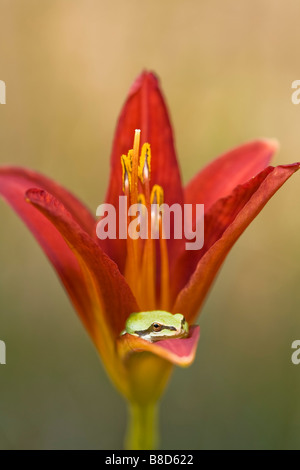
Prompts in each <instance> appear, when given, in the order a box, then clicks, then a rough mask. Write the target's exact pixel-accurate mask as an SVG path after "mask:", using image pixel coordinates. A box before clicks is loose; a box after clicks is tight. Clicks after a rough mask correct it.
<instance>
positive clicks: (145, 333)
mask: <svg viewBox="0 0 300 470" xmlns="http://www.w3.org/2000/svg"><path fill="white" fill-rule="evenodd" d="M123 333H128V334H130V335H135V336H139V337H140V338H143V339H145V340H146V341H151V342H155V341H159V340H161V339H169V338H185V337H186V336H188V333H189V326H188V323H187V321H186V320H185V318H184V316H183V315H182V314H181V313H176V314H175V315H173V314H172V313H169V312H164V311H163V310H154V311H152V312H138V313H132V314H131V315H130V316H129V318H128V319H127V321H126V326H125V330H124V332H123Z"/></svg>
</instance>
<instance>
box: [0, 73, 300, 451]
mask: <svg viewBox="0 0 300 470" xmlns="http://www.w3.org/2000/svg"><path fill="white" fill-rule="evenodd" d="M135 129H141V143H142V144H144V143H150V145H151V154H152V159H151V168H150V161H149V166H148V168H147V170H148V172H147V174H145V175H144V176H145V178H144V180H143V184H141V183H140V182H138V166H139V164H140V161H139V142H138V141H137V138H136V140H135V143H134V148H133V156H132V169H131V170H132V173H131V178H132V179H131V185H130V187H129V186H128V187H127V191H128V195H129V197H130V198H131V201H133V202H134V201H136V202H137V199H138V197H139V193H140V190H141V191H142V195H143V197H144V200H145V201H146V205H147V204H149V202H150V193H151V190H152V191H153V188H154V185H157V186H156V187H158V188H162V190H163V193H164V202H165V203H167V204H168V205H169V206H171V205H172V204H173V203H178V204H180V205H181V206H182V205H183V204H184V203H190V204H193V205H195V204H198V203H199V204H204V206H205V222H204V229H205V236H204V246H203V248H202V249H201V250H199V251H186V250H185V248H184V240H164V239H163V238H162V237H160V239H159V240H158V241H157V242H155V243H153V241H149V240H146V241H144V242H143V243H142V242H141V240H137V241H133V240H131V241H130V240H129V241H126V240H121V239H117V240H111V239H109V238H107V239H106V240H100V239H98V237H97V236H96V221H95V218H94V217H93V216H92V215H91V214H90V212H89V211H88V210H87V208H86V207H85V206H84V205H83V204H82V203H81V202H80V201H79V200H78V199H76V198H75V197H74V196H73V195H72V194H70V193H69V192H68V191H67V190H66V189H64V188H63V187H61V186H60V185H58V184H57V183H55V182H53V181H51V180H49V179H48V178H46V177H45V176H42V175H40V174H38V173H36V172H33V171H29V170H26V169H22V168H16V167H1V168H0V194H1V195H2V196H3V197H4V198H5V199H6V200H7V202H8V203H9V204H10V205H11V206H12V207H13V209H14V210H15V211H16V212H17V213H18V214H19V216H20V217H21V218H22V219H23V221H24V222H25V223H26V224H27V226H28V227H29V229H30V230H31V231H32V233H33V234H34V236H35V237H36V239H37V240H38V242H39V243H40V245H41V247H42V248H43V250H44V251H45V253H46V255H47V256H48V258H49V260H50V262H51V263H52V264H53V266H54V268H55V269H56V271H57V274H58V275H59V277H60V279H61V281H62V283H63V285H64V287H65V289H66V291H67V293H68V295H69V297H70V299H71V301H72V303H73V305H74V307H75V309H76V310H77V312H78V314H79V316H80V318H81V320H82V321H83V323H84V325H85V327H86V329H87V331H88V333H89V334H90V336H91V338H92V340H93V342H94V344H95V345H96V347H97V349H98V351H99V354H100V356H101V357H102V360H103V362H104V365H105V367H106V370H107V372H108V374H109V376H110V377H111V379H112V380H113V382H114V384H115V385H116V386H117V388H118V389H119V390H120V392H121V393H122V394H123V395H124V396H125V397H126V398H127V399H128V401H129V402H130V403H132V411H133V415H134V416H135V419H137V420H139V421H140V423H139V424H140V426H142V425H143V424H145V423H144V422H145V421H147V420H148V419H149V420H150V419H151V416H150V415H151V410H152V408H153V404H154V403H156V401H157V399H158V398H159V396H160V395H161V393H162V390H163V388H164V386H165V383H166V381H167V379H168V376H169V373H170V371H171V368H172V364H177V365H181V366H186V365H189V364H190V363H191V362H192V361H193V359H194V356H195V350H196V345H197V341H198V338H199V327H197V326H194V327H192V328H191V329H190V335H189V337H188V338H185V339H170V340H162V341H159V342H157V343H150V342H147V341H145V340H143V339H142V338H139V337H136V336H132V335H128V334H125V335H123V336H121V337H120V333H121V331H122V330H123V328H124V325H125V321H126V319H127V318H128V316H129V315H130V314H131V313H132V312H138V311H148V310H154V309H160V310H168V311H170V312H172V313H176V312H180V313H182V314H184V315H185V318H186V320H187V321H188V322H189V324H192V323H194V321H195V319H196V316H197V314H198V312H199V309H200V307H201V305H202V303H203V301H204V299H205V297H206V294H207V293H208V290H209V288H210V287H211V285H212V282H213V280H214V278H215V276H216V274H217V273H218V271H219V269H220V267H221V265H222V263H223V261H224V259H225V258H226V256H227V254H228V252H229V250H230V249H231V247H232V246H233V244H234V243H235V242H236V240H237V239H238V238H239V236H240V235H241V234H242V232H243V231H244V230H245V229H246V227H247V226H248V225H249V224H250V222H251V221H252V220H253V219H254V218H255V217H256V216H257V214H258V213H259V212H260V211H261V209H262V208H263V207H264V205H265V204H266V203H267V201H268V200H269V199H270V198H271V197H272V196H273V194H274V193H275V192H276V191H277V190H278V189H279V188H280V187H281V186H282V185H283V183H284V182H285V181H286V180H287V179H288V178H289V177H290V176H291V175H292V174H293V173H294V172H295V171H297V170H298V169H299V163H295V164H292V165H285V166H277V167H275V168H274V167H271V166H267V165H268V163H269V161H270V158H271V157H272V155H273V153H274V151H275V150H276V143H275V142H274V141H271V140H258V141H253V142H250V143H247V144H245V145H243V146H241V147H238V148H236V149H234V150H232V151H230V152H228V153H226V154H224V155H222V156H221V157H219V158H217V159H216V160H214V161H213V162H212V163H210V164H209V165H208V166H206V167H205V168H204V169H203V170H202V171H200V173H198V174H197V175H196V176H195V178H194V179H193V180H192V181H191V182H190V183H189V184H188V185H187V186H186V187H185V188H183V187H182V184H181V179H180V172H179V168H178V164H177V159H176V153H175V147H174V138H173V133H172V128H171V124H170V121H169V117H168V111H167V108H166V105H165V101H164V98H163V96H162V94H161V91H160V88H159V84H158V80H157V79H156V77H155V76H154V75H153V74H152V73H148V72H144V73H142V74H141V76H140V77H138V79H137V80H136V81H135V82H134V84H133V86H132V88H131V90H130V92H129V96H128V98H127V101H126V103H125V105H124V107H123V110H122V112H121V115H120V118H119V121H118V125H117V129H116V134H115V138H114V143H113V149H112V155H111V175H110V181H109V186H108V192H107V197H106V202H107V203H110V204H113V205H114V206H115V207H116V208H117V207H118V198H119V196H121V195H123V191H124V185H125V183H126V181H125V180H124V178H125V176H126V168H125V170H124V165H125V164H126V161H125V160H123V171H122V166H121V162H120V157H121V156H122V155H127V153H128V150H129V149H131V146H132V139H133V135H134V131H135ZM124 162H125V163H124ZM124 175H125V176H124ZM150 177H151V179H150ZM127 183H128V181H127ZM125 190H126V188H125ZM118 216H119V217H122V214H118ZM118 220H119V218H118ZM194 223H195V221H194ZM133 432H134V431H133ZM140 437H141V436H140V435H139V436H135V437H133V439H135V443H134V444H133V445H135V446H150V445H152V443H151V441H150V440H147V436H146V437H144V438H143V439H144V440H143V443H141V441H139V442H137V440H138V439H139V438H140ZM149 439H150V437H149Z"/></svg>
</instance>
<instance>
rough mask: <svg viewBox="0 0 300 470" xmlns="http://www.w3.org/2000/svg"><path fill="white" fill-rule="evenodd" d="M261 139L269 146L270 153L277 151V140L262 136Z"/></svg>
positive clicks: (278, 144)
mask: <svg viewBox="0 0 300 470" xmlns="http://www.w3.org/2000/svg"><path fill="white" fill-rule="evenodd" d="M261 141H262V142H263V143H264V144H265V145H267V146H268V147H269V149H270V151H271V152H272V154H273V153H275V152H278V151H279V149H280V143H279V140H277V139H275V138H273V139H272V138H271V139H269V138H263V139H261Z"/></svg>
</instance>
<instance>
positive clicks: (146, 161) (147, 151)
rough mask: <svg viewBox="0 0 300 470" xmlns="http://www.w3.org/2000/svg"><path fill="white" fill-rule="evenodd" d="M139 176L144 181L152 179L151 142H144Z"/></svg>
mask: <svg viewBox="0 0 300 470" xmlns="http://www.w3.org/2000/svg"><path fill="white" fill-rule="evenodd" d="M138 171H139V178H140V180H141V182H142V183H145V181H146V180H148V181H150V173H151V148H150V144H147V143H145V144H143V147H142V152H141V158H140V164H139V170H138Z"/></svg>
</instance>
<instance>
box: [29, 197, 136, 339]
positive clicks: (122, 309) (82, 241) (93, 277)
mask: <svg viewBox="0 0 300 470" xmlns="http://www.w3.org/2000/svg"><path fill="white" fill-rule="evenodd" d="M26 197H27V199H28V200H29V201H30V202H31V204H33V205H34V206H35V207H36V208H37V209H38V210H39V211H40V212H41V213H42V214H43V215H44V216H45V217H46V218H47V219H48V220H49V221H50V222H51V223H52V224H53V225H54V226H55V228H56V229H57V230H58V231H59V233H60V234H61V236H62V237H63V239H64V240H65V241H66V243H67V244H68V246H69V247H70V249H71V250H72V252H73V253H74V255H75V256H76V258H77V260H78V262H79V265H80V267H81V269H82V272H83V276H84V279H85V283H86V285H87V293H86V295H87V296H88V297H90V298H91V301H92V304H94V306H96V308H94V309H93V313H94V314H95V312H96V315H97V317H96V318H95V323H96V328H97V329H98V331H97V332H96V333H98V335H97V337H98V340H101V341H102V342H103V343H106V342H107V340H108V339H109V338H107V337H106V334H107V333H108V332H107V326H109V327H110V328H111V330H112V332H113V334H114V336H118V335H119V334H120V332H121V330H122V329H123V328H124V324H125V321H126V319H127V318H128V316H129V315H130V313H132V312H135V311H138V310H139V308H138V305H137V303H136V301H135V298H134V296H133V294H132V292H131V290H130V288H129V287H128V285H127V283H126V281H125V279H124V278H123V276H122V275H121V274H120V272H119V270H118V267H117V266H116V264H115V263H114V262H113V261H112V260H111V259H110V258H109V257H108V256H107V255H106V254H105V253H104V252H103V251H102V250H101V248H100V247H99V245H98V244H97V243H96V242H95V241H94V240H93V239H92V238H91V237H90V236H89V235H88V234H87V233H86V232H85V231H84V230H82V228H81V227H80V226H79V224H77V222H76V221H75V220H74V219H73V217H72V215H71V214H70V213H69V212H68V211H67V210H66V208H65V207H64V206H63V204H62V203H61V202H60V201H58V200H57V199H55V198H54V197H53V196H52V195H51V194H49V193H47V192H46V191H43V190H37V189H30V190H28V191H27V193H26Z"/></svg>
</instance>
